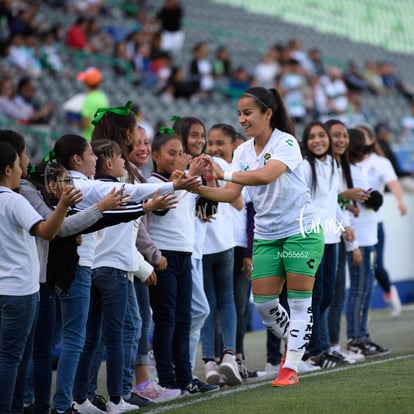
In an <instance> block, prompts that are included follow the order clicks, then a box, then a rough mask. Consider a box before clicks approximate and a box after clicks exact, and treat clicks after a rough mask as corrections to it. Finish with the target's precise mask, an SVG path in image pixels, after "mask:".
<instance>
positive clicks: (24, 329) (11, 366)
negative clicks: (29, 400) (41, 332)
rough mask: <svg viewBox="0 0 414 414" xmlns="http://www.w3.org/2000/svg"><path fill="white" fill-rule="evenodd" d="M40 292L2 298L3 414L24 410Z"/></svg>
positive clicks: (0, 390)
mask: <svg viewBox="0 0 414 414" xmlns="http://www.w3.org/2000/svg"><path fill="white" fill-rule="evenodd" d="M38 302H39V292H36V293H33V294H31V295H25V296H9V295H0V413H2V414H11V412H12V406H13V409H15V410H16V411H18V410H21V409H23V402H24V384H25V380H26V370H27V366H28V364H29V361H30V357H31V355H32V350H33V337H34V322H35V318H36V314H37V307H38Z"/></svg>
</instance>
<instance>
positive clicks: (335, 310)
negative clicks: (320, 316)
mask: <svg viewBox="0 0 414 414" xmlns="http://www.w3.org/2000/svg"><path fill="white" fill-rule="evenodd" d="M345 283H346V251H345V244H344V242H343V240H342V239H341V242H340V243H339V246H338V271H337V273H336V281H335V289H334V296H333V299H332V302H331V306H329V309H328V318H327V319H328V332H329V335H328V337H329V340H330V341H331V345H337V344H339V336H340V332H341V317H342V309H343V307H344V303H345Z"/></svg>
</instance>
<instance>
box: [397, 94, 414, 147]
mask: <svg viewBox="0 0 414 414" xmlns="http://www.w3.org/2000/svg"><path fill="white" fill-rule="evenodd" d="M407 109H408V111H407V113H406V114H405V115H404V116H403V117H402V118H401V120H400V128H401V132H400V135H399V140H400V147H401V149H406V150H408V151H414V96H413V97H411V98H410V99H409V100H408V107H407Z"/></svg>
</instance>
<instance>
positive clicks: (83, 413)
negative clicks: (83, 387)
mask: <svg viewBox="0 0 414 414" xmlns="http://www.w3.org/2000/svg"><path fill="white" fill-rule="evenodd" d="M73 408H75V409H76V410H77V411H78V412H79V413H80V414H105V413H106V409H105V410H101V409H100V408H98V407H97V406H95V405H94V404H92V402H91V401H89V400H88V399H86V400H85V401H84V402H83V403H82V404H80V403H78V402H76V401H74V402H73Z"/></svg>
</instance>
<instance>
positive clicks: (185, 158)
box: [175, 154, 193, 171]
mask: <svg viewBox="0 0 414 414" xmlns="http://www.w3.org/2000/svg"><path fill="white" fill-rule="evenodd" d="M192 159H193V157H192V156H191V155H190V154H182V155H180V156H179V157H177V159H176V160H175V168H176V169H177V170H181V171H184V170H186V169H187V167H188V165H189V164H190V162H191V160H192Z"/></svg>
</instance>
